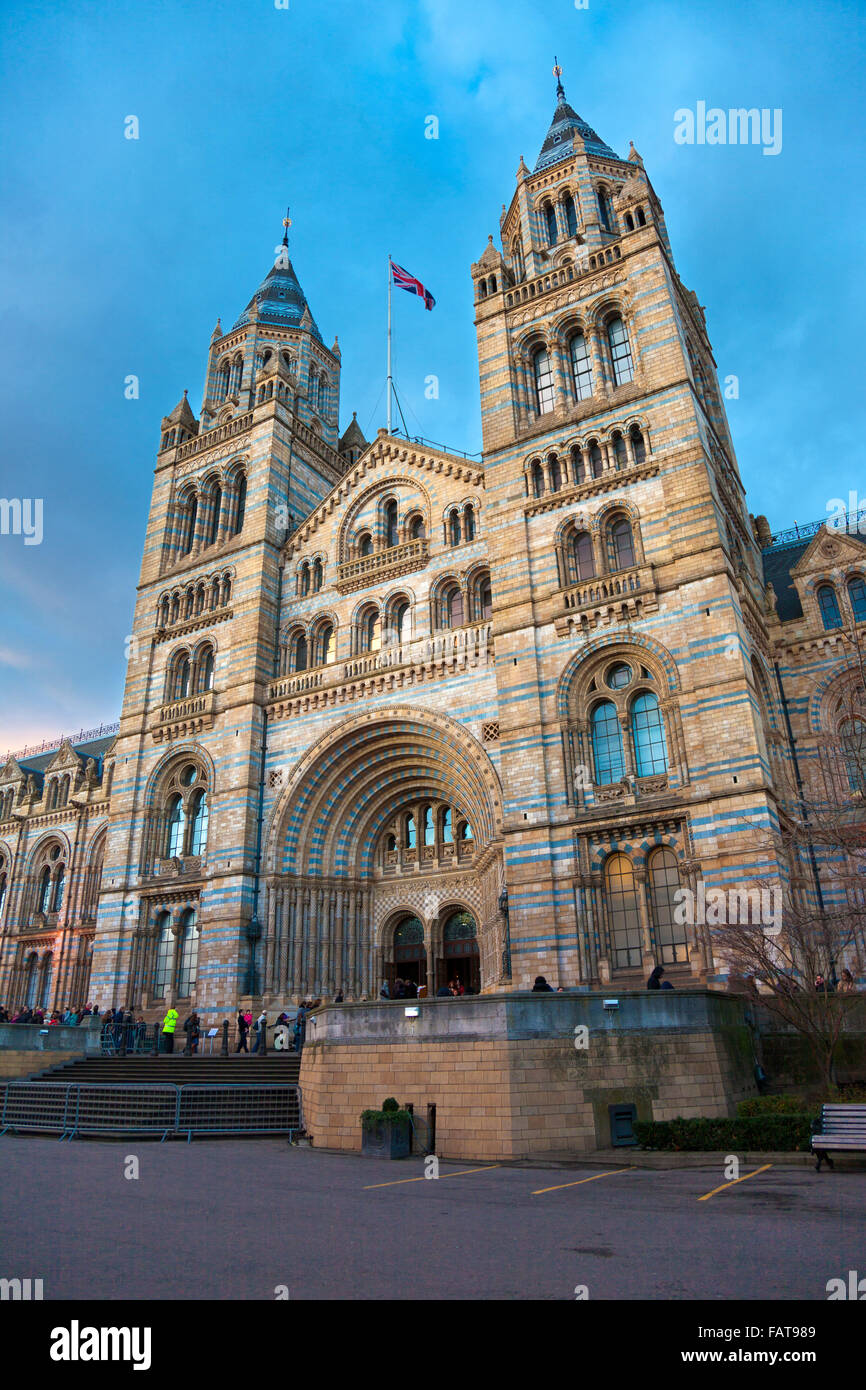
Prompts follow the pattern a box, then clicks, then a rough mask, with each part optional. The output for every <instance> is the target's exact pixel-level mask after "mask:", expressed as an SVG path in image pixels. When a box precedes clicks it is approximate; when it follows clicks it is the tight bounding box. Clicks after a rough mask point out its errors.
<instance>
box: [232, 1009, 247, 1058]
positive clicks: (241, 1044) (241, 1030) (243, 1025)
mask: <svg viewBox="0 0 866 1390" xmlns="http://www.w3.org/2000/svg"><path fill="white" fill-rule="evenodd" d="M249 1031H250V1025H249V1024H248V1023H247V1016H246V1014H245V1013H244V1011H243V1009H238V1045H237V1047H236V1048H235V1052H247V1053H248V1052H249V1048H248V1047H247V1033H248V1032H249Z"/></svg>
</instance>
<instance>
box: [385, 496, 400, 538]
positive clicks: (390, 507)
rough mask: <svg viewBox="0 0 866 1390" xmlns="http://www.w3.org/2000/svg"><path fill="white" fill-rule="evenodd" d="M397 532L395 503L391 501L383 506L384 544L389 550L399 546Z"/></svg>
mask: <svg viewBox="0 0 866 1390" xmlns="http://www.w3.org/2000/svg"><path fill="white" fill-rule="evenodd" d="M399 543H400V536H399V534H398V532H397V503H396V502H395V501H393V500H391V501H390V502H386V504H385V544H386V545H387V546H388V547H389V548H390V547H393V546H395V545H399Z"/></svg>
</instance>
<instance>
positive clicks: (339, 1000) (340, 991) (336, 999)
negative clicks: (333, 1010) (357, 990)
mask: <svg viewBox="0 0 866 1390" xmlns="http://www.w3.org/2000/svg"><path fill="white" fill-rule="evenodd" d="M342 1002H343V986H342V985H341V986H340V988H339V989H338V990H337V993H336V994H335V995H334V1003H335V1004H342Z"/></svg>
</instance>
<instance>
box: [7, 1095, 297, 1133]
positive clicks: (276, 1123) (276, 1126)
mask: <svg viewBox="0 0 866 1390" xmlns="http://www.w3.org/2000/svg"><path fill="white" fill-rule="evenodd" d="M302 1129H303V1108H302V1100H301V1088H300V1086H298V1085H282V1084H276V1083H275V1084H273V1085H271V1084H267V1085H257V1086H244V1085H243V1084H234V1083H227V1084H216V1083H213V1082H198V1081H189V1082H183V1083H182V1084H180V1085H176V1084H175V1083H173V1082H169V1081H165V1082H163V1081H145V1082H135V1081H132V1082H129V1081H124V1082H117V1083H115V1082H102V1083H100V1082H83V1081H66V1082H60V1081H8V1082H6V1084H5V1086H4V1087H3V1104H2V1109H0V1136H2V1135H4V1134H6V1133H7V1132H9V1131H11V1132H13V1133H17V1132H18V1131H27V1132H36V1133H40V1132H41V1133H54V1134H56V1133H59V1134H60V1138H61V1140H63V1139H70V1140H71V1139H74V1138H75V1136H76V1135H78V1134H80V1135H98V1134H152V1135H154V1136H155V1135H160V1136H161V1141H160V1142H162V1143H164V1142H165V1140H166V1139H167V1138H168V1137H169V1135H172V1136H177V1137H178V1138H180V1137H181V1136H182V1135H184V1134H185V1135H186V1139H187V1143H190V1142H191V1141H192V1137H193V1135H194V1134H288V1135H289V1138H290V1139H291V1137H292V1135H293V1134H295V1133H298V1132H300V1131H302Z"/></svg>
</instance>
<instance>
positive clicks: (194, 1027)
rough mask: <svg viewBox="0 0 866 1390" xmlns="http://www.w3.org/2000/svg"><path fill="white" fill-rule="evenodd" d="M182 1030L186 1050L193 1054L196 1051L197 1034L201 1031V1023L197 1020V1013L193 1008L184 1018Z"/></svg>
mask: <svg viewBox="0 0 866 1390" xmlns="http://www.w3.org/2000/svg"><path fill="white" fill-rule="evenodd" d="M183 1031H184V1032H185V1033H186V1041H187V1049H188V1051H189V1052H191V1053H192V1054H195V1053H196V1052H198V1039H199V1034H200V1033H201V1023H200V1021H199V1016H198V1014H197V1013H196V1012H195V1009H193V1011H192V1013H191V1014H190V1015H189V1018H185V1019H184V1022H183Z"/></svg>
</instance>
